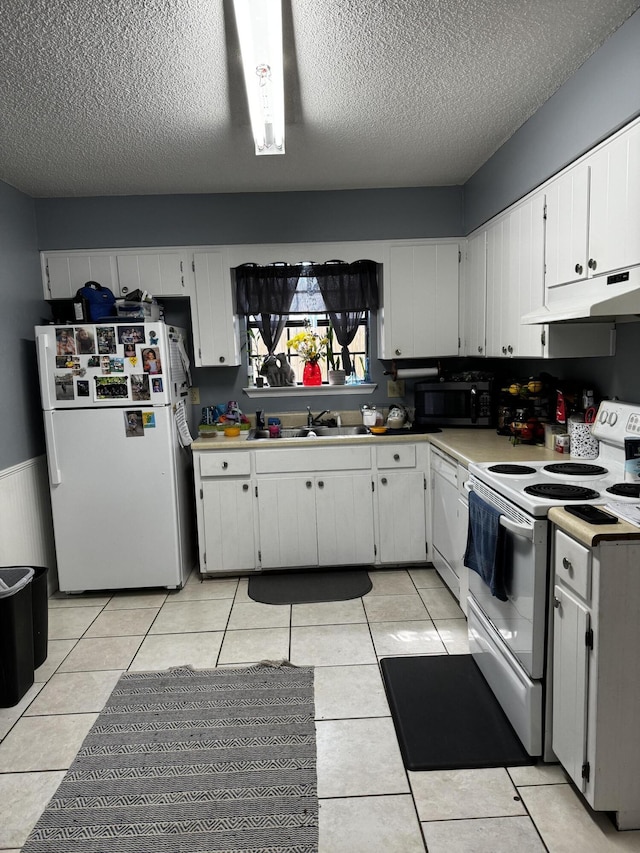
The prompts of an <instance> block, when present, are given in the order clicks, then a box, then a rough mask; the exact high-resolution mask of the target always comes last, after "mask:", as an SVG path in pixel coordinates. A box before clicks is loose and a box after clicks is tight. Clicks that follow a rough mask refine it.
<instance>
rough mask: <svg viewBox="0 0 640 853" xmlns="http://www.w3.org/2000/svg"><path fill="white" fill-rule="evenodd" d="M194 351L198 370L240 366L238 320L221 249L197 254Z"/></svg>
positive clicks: (224, 257) (224, 255) (195, 262)
mask: <svg viewBox="0 0 640 853" xmlns="http://www.w3.org/2000/svg"><path fill="white" fill-rule="evenodd" d="M193 269H194V272H195V294H196V301H195V306H192V312H193V317H194V322H193V337H194V340H193V350H194V355H195V362H196V366H197V367H234V366H237V365H239V364H240V363H241V359H240V331H239V320H238V316H237V314H236V310H235V304H234V297H233V292H232V287H231V270H230V268H229V263H228V259H227V256H226V250H225V249H224V248H222V249H218V250H216V251H209V252H196V253H195V255H194V256H193Z"/></svg>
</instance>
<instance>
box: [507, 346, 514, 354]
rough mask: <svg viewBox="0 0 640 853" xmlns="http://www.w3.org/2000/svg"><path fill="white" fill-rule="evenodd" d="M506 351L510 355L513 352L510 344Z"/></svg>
mask: <svg viewBox="0 0 640 853" xmlns="http://www.w3.org/2000/svg"><path fill="white" fill-rule="evenodd" d="M507 350H508V351H509V352H510V353H512V352H513V347H512V346H511V344H509V346H508V347H507Z"/></svg>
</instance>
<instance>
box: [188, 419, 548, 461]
mask: <svg viewBox="0 0 640 853" xmlns="http://www.w3.org/2000/svg"><path fill="white" fill-rule="evenodd" d="M310 441H313V444H314V445H315V446H325V447H331V446H332V445H335V444H347V445H351V444H388V443H390V442H392V443H398V442H399V443H404V442H408V443H419V442H430V443H431V444H433V446H434V447H438V448H439V449H440V450H442V451H443V452H444V453H448V454H449V455H450V456H453V457H454V458H455V459H456V460H457V461H458V462H460V463H461V464H462V465H465V466H468V465H469V463H470V462H526V461H529V462H534V461H536V460H541V461H543V460H553V461H556V462H557V461H559V460H562V459H563V458H564V457H563V456H562V455H561V454H558V453H555V452H554V451H552V450H547V449H546V448H544V447H536V446H535V445H532V444H516V445H513V444H511V441H510V440H509V437H508V436H505V435H497V434H496V432H495V431H494V430H491V429H462V428H458V429H454V428H446V427H445V428H443V429H442V432H438V433H417V432H412V431H411V430H406V433H405V434H404V435H402V434H401V435H398V434H397V433H395V432H394V434H393V435H363V436H359V435H354V436H348V437H343V436H331V437H322V436H317V437H315V438H313V439H310V438H265V439H259V440H256V441H251V440H248V439H247V438H226V436H224V435H217V436H216V437H215V438H197V439H196V440H195V441H194V442H193V444H192V445H191V446H192V448H193V450H196V451H210V450H216V451H220V450H241V449H244V450H259V449H260V448H262V447H269V448H271V449H273V448H276V447H305V446H308V444H309V442H310Z"/></svg>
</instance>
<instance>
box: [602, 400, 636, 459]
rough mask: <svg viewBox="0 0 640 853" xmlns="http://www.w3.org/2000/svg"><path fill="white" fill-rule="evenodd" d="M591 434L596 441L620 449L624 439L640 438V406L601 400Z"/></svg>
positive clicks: (618, 401)
mask: <svg viewBox="0 0 640 853" xmlns="http://www.w3.org/2000/svg"><path fill="white" fill-rule="evenodd" d="M591 432H592V433H593V435H594V437H595V438H597V439H600V440H602V441H606V442H607V443H608V444H616V445H619V446H620V447H622V446H623V445H624V439H625V437H629V436H640V404H637V403H623V402H621V401H620V400H603V401H602V403H600V408H599V409H598V414H597V415H596V419H595V422H594V424H593V427H592V429H591Z"/></svg>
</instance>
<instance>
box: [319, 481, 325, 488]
mask: <svg viewBox="0 0 640 853" xmlns="http://www.w3.org/2000/svg"><path fill="white" fill-rule="evenodd" d="M318 488H319V489H324V481H323V480H318Z"/></svg>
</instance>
